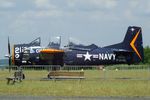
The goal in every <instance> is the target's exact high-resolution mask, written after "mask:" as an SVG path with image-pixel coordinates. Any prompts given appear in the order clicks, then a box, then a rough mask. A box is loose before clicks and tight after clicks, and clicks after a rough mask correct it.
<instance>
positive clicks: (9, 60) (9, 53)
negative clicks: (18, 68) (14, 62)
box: [5, 37, 11, 72]
mask: <svg viewBox="0 0 150 100" xmlns="http://www.w3.org/2000/svg"><path fill="white" fill-rule="evenodd" d="M5 57H7V58H8V62H9V72H10V66H11V51H10V41H9V37H8V54H7V55H5Z"/></svg>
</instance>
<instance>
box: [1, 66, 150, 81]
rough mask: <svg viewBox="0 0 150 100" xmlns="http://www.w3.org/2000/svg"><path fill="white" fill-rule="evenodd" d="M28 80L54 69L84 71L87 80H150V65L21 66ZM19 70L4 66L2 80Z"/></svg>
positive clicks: (43, 76) (45, 75)
mask: <svg viewBox="0 0 150 100" xmlns="http://www.w3.org/2000/svg"><path fill="white" fill-rule="evenodd" d="M20 68H21V69H22V71H23V73H24V74H25V77H26V80H41V79H43V78H47V76H48V73H49V72H51V71H54V70H57V71H66V72H80V71H83V72H84V76H85V79H84V80H87V81H89V80H90V81H92V80H102V79H105V80H106V79H107V80H114V79H121V80H129V79H130V80H150V66H149V65H131V66H128V65H115V66H105V67H104V66H64V67H61V66H56V65H30V66H21V67H20ZM16 70H18V67H17V66H10V67H9V66H3V67H1V70H0V73H1V74H0V80H5V78H6V77H7V76H12V75H13V74H14V72H15V71H16Z"/></svg>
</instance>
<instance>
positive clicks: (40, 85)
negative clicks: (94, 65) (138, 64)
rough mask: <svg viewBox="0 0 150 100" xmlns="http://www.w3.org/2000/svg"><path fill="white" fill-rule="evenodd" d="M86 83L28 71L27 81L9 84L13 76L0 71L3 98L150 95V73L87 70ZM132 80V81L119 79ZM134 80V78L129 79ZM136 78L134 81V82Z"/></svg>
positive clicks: (141, 71) (45, 72) (26, 71)
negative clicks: (21, 96)
mask: <svg viewBox="0 0 150 100" xmlns="http://www.w3.org/2000/svg"><path fill="white" fill-rule="evenodd" d="M84 72H85V77H86V79H85V80H81V81H80V80H61V81H55V80H51V81H40V79H41V78H44V77H47V74H48V72H47V71H44V70H43V71H35V70H25V71H24V73H25V75H26V79H25V80H24V81H23V82H21V83H19V82H16V83H15V85H7V84H6V79H5V78H6V77H7V76H10V75H12V74H13V71H12V72H11V73H9V72H8V70H0V79H1V80H0V95H34V96H39V95H40V96H45V95H46V96H150V80H149V79H150V71H149V70H146V69H144V70H119V71H115V70H107V69H106V71H102V70H84ZM118 78H129V79H125V80H123V79H118ZM130 78H131V79H130ZM132 78H133V79H132Z"/></svg>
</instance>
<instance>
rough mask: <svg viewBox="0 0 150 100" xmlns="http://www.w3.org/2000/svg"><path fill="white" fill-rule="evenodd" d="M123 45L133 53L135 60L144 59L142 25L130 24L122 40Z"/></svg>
mask: <svg viewBox="0 0 150 100" xmlns="http://www.w3.org/2000/svg"><path fill="white" fill-rule="evenodd" d="M122 44H123V47H124V48H126V49H128V50H129V51H132V52H134V53H133V59H134V62H140V61H143V60H144V53H143V41H142V29H141V27H136V26H132V27H131V26H130V27H128V30H127V33H126V36H125V38H124V40H123V42H122Z"/></svg>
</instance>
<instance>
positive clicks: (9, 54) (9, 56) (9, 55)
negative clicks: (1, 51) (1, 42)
mask: <svg viewBox="0 0 150 100" xmlns="http://www.w3.org/2000/svg"><path fill="white" fill-rule="evenodd" d="M8 58H9V66H10V65H11V53H10V41H9V37H8ZM9 70H10V68H9Z"/></svg>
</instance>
